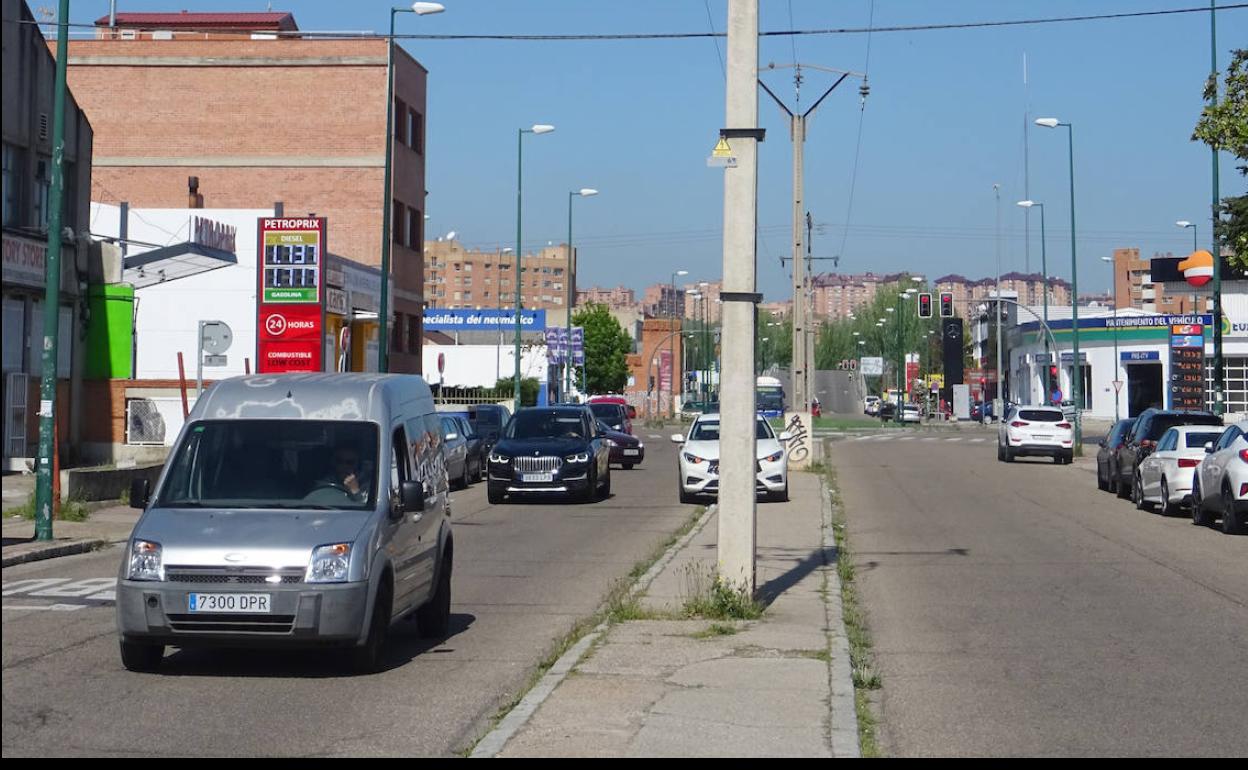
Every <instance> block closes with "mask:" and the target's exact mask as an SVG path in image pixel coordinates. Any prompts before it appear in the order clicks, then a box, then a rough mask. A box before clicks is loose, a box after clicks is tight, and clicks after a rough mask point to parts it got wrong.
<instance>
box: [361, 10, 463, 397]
mask: <svg viewBox="0 0 1248 770" xmlns="http://www.w3.org/2000/svg"><path fill="white" fill-rule="evenodd" d="M445 10H446V8H444V7H443V6H442V4H441V3H412V4H411V6H410V7H407V8H391V9H390V36H389V37H387V38H386V161H385V171H384V172H383V174H382V177H383V179H382V183H381V186H382V195H381V203H382V205H381V298H380V303H379V304H380V306H381V309H380V310H379V311H378V313H377V326H378V332H377V336H378V339H377V342H378V346H377V371H378V372H387V371H389V370H390V369H389V367H390V355H389V351H390V343H389V340H388V339H387V328H388V327H389V325H390V302H389V299H390V209H391V207H392V205H393V204H392V203H391V193H392V191H391V190H390V165H391V162H392V159H393V155H394V147H393V144H394V16H395V14H397V13H414V14H416V15H417V16H428V15H430V14H434V13H442V11H445ZM396 332H397V330H396Z"/></svg>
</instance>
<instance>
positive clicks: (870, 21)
mask: <svg viewBox="0 0 1248 770" xmlns="http://www.w3.org/2000/svg"><path fill="white" fill-rule="evenodd" d="M874 25H875V0H871V8H870V11H869V15H868V17H867V27H872V26H874ZM870 73H871V35H869V34H868V35H867V56H866V62H865V63H864V64H863V67H862V85H863V88H866V85H867V76H868V75H869V74H870ZM866 116H867V95H866V92H865V91H864V92H862V105H861V106H860V108H859V110H858V139H857V141H855V142H854V168H853V172H852V173H851V174H850V177H849V203H848V206H847V207H846V210H845V231H844V232H843V233H842V234H841V250H840V251H839V252H837V256H838V257H844V256H845V244H846V243H847V242H848V241H849V222H850V219H851V218H852V216H853V213H854V191H855V189H856V188H857V185H858V159H859V157H860V156H861V154H862V125H863V123H864V122H865V121H866Z"/></svg>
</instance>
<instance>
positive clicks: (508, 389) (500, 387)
mask: <svg viewBox="0 0 1248 770" xmlns="http://www.w3.org/2000/svg"><path fill="white" fill-rule="evenodd" d="M541 387H542V384H541V383H540V382H538V381H537V378H536V377H525V378H523V379H521V380H520V406H537V392H538V390H540V389H541ZM494 390H496V391H497V392H498V395H500V396H502V397H503V398H507V399H512V398H515V397H516V381H515V380H514V379H513V378H511V377H505V378H503V379H501V380H499V381H498V382H496V383H495V384H494Z"/></svg>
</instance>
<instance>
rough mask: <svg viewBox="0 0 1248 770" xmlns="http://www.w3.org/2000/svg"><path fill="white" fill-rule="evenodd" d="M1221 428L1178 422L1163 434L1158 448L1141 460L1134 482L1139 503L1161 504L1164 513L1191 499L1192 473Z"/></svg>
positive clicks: (1133, 491) (1134, 495) (1145, 505)
mask: <svg viewBox="0 0 1248 770" xmlns="http://www.w3.org/2000/svg"><path fill="white" fill-rule="evenodd" d="M1220 434H1221V431H1219V430H1218V429H1217V427H1216V426H1209V425H1176V426H1175V427H1173V428H1170V429H1169V430H1167V431H1166V432H1165V433H1164V434H1162V436H1161V438H1160V439H1158V441H1157V449H1156V450H1155V451H1153V452H1152V454H1150V455H1149V456H1148V457H1146V458H1145V459H1144V462H1142V463H1140V467H1139V468H1138V469H1136V472H1135V473H1136V476H1135V479H1134V480H1133V483H1132V485H1131V497H1132V499H1133V501H1134V502H1135V507H1136V508H1139V509H1141V510H1145V509H1148V508H1152V507H1153V504H1154V503H1155V504H1157V505H1158V506H1160V507H1161V513H1162V515H1164V516H1171V515H1173V514H1174V513H1176V512H1177V509H1178V508H1179V507H1180V506H1182V505H1186V504H1187V503H1189V502H1191V495H1192V475H1193V473H1194V471H1195V468H1196V467H1197V466H1198V465H1200V463H1201V461H1202V460H1204V459H1205V444H1208V443H1210V442H1214V441H1217V440H1218V437H1219V435H1220Z"/></svg>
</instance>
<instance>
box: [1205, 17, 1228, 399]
mask: <svg viewBox="0 0 1248 770" xmlns="http://www.w3.org/2000/svg"><path fill="white" fill-rule="evenodd" d="M1216 9H1217V6H1216V4H1215V2H1214V0H1209V81H1210V83H1211V84H1212V86H1213V88H1212V89H1211V91H1212V93H1210V95H1209V97H1210V98H1209V101H1210V106H1211V107H1216V106H1217V105H1218V15H1217V10H1216ZM1210 149H1211V150H1212V151H1213V200H1212V202H1211V204H1210V209H1211V213H1212V216H1213V222H1212V223H1211V227H1212V229H1211V231H1210V234H1211V235H1212V237H1213V246H1212V247H1211V249H1210V253H1211V254H1212V255H1213V413H1214V414H1216V415H1219V416H1220V415H1222V414H1223V413H1224V411H1225V408H1226V407H1225V401H1224V400H1223V398H1224V396H1223V394H1224V393H1225V392H1226V388H1225V385H1226V367H1225V365H1224V363H1225V361H1224V359H1223V358H1222V254H1221V249H1220V248H1219V247H1218V229H1217V224H1218V222H1219V221H1220V218H1221V199H1222V196H1221V193H1220V190H1219V185H1218V146H1217V145H1216V144H1215V145H1213V146H1212V147H1210Z"/></svg>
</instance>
